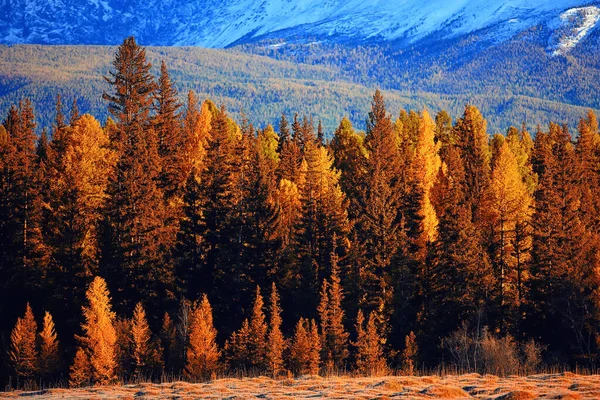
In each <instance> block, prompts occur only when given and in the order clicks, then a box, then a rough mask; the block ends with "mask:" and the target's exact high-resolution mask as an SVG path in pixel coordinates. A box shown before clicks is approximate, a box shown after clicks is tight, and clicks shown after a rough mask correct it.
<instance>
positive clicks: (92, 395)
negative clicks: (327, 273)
mask: <svg viewBox="0 0 600 400" xmlns="http://www.w3.org/2000/svg"><path fill="white" fill-rule="evenodd" d="M23 397H28V398H40V399H58V398H69V399H134V398H140V399H164V398H173V399H174V398H177V399H197V398H202V399H243V398H266V399H297V398H329V399H387V398H396V397H400V398H416V399H465V398H480V399H503V400H529V399H536V398H542V399H595V398H600V375H575V374H572V373H560V374H541V375H531V376H528V377H519V376H512V377H507V378H499V377H496V376H491V375H479V374H466V375H446V376H423V377H407V376H389V377H372V378H353V377H344V376H340V377H330V378H321V377H318V376H305V377H300V378H297V379H282V380H273V379H270V378H267V377H262V376H261V377H256V378H239V379H237V378H224V379H216V380H214V381H210V382H206V383H187V382H170V383H161V384H155V383H139V384H130V385H115V386H104V387H90V388H81V389H62V388H60V389H46V390H41V391H33V392H26V391H13V392H6V393H0V398H23Z"/></svg>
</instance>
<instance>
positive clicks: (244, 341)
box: [225, 318, 251, 371]
mask: <svg viewBox="0 0 600 400" xmlns="http://www.w3.org/2000/svg"><path fill="white" fill-rule="evenodd" d="M249 347H250V323H249V322H248V318H246V319H245V320H244V322H242V326H241V327H240V329H238V330H237V331H235V332H233V333H232V334H231V337H230V338H229V339H228V340H227V342H226V343H225V356H226V357H225V358H226V359H227V364H228V367H229V369H230V370H233V371H247V370H249V369H250V367H251V364H250V363H251V360H250V352H249Z"/></svg>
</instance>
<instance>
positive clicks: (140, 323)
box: [131, 303, 162, 376]
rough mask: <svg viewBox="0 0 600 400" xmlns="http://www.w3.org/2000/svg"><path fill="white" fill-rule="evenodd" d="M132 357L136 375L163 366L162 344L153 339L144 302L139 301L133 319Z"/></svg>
mask: <svg viewBox="0 0 600 400" xmlns="http://www.w3.org/2000/svg"><path fill="white" fill-rule="evenodd" d="M131 344H132V359H133V363H134V369H135V371H134V372H135V375H136V376H140V375H143V374H145V373H146V374H147V373H149V372H150V371H151V370H153V369H156V368H159V367H161V366H162V358H161V353H162V349H161V348H160V345H158V343H157V342H156V341H155V340H153V338H152V332H151V331H150V327H149V326H148V321H147V319H146V311H145V310H144V307H143V306H142V303H137V304H136V306H135V309H134V310H133V319H132V320H131Z"/></svg>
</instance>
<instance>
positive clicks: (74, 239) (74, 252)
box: [44, 114, 116, 312]
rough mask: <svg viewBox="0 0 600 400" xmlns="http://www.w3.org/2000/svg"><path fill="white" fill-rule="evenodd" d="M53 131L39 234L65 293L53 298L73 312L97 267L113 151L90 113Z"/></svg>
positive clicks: (114, 159)
mask: <svg viewBox="0 0 600 400" xmlns="http://www.w3.org/2000/svg"><path fill="white" fill-rule="evenodd" d="M57 124H59V123H58V122H57ZM57 129H58V128H57ZM59 132H61V133H60V135H59V137H58V138H53V140H52V142H51V144H50V149H49V154H50V155H51V157H50V160H51V162H50V163H49V164H48V166H47V169H46V172H47V174H48V180H49V189H48V201H47V206H46V208H45V213H44V214H45V224H46V231H45V232H44V233H45V240H46V243H47V245H48V246H49V247H50V249H51V251H52V261H51V263H50V276H51V278H52V279H53V281H54V283H55V285H57V286H58V287H60V288H61V290H60V292H61V294H62V293H66V298H65V297H61V298H59V299H57V301H60V302H61V303H63V302H64V301H65V300H67V301H66V307H67V309H68V311H69V312H75V310H76V309H77V308H79V307H81V299H82V298H83V297H84V288H85V285H86V283H87V282H88V281H89V279H90V277H91V276H93V275H94V274H96V273H97V272H98V268H99V262H100V223H101V219H102V209H103V207H104V205H105V202H106V197H107V195H106V190H107V185H108V179H109V176H110V175H111V174H112V172H113V167H114V164H115V162H116V154H115V153H114V151H112V150H111V149H110V148H109V139H108V135H107V134H106V132H105V131H104V130H103V129H102V127H101V126H100V123H99V122H98V121H97V120H96V119H95V118H94V117H92V116H91V115H88V114H85V115H83V116H81V117H79V119H78V121H77V124H76V125H75V126H66V127H63V128H62V130H60V131H58V130H57V134H58V133H59ZM65 221H69V222H70V223H65ZM55 295H56V294H55ZM62 296H64V295H62Z"/></svg>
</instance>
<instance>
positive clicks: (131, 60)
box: [102, 36, 156, 141]
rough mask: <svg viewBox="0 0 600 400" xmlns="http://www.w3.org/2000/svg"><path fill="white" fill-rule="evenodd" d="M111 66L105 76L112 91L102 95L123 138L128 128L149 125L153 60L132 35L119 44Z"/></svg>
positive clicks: (127, 133) (153, 87)
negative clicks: (107, 74) (148, 59)
mask: <svg viewBox="0 0 600 400" xmlns="http://www.w3.org/2000/svg"><path fill="white" fill-rule="evenodd" d="M112 66H113V68H114V69H113V70H111V71H109V76H108V77H104V79H105V80H106V81H107V82H108V83H109V84H110V85H111V86H112V87H113V88H114V91H113V94H109V93H104V94H103V95H102V98H103V99H104V100H106V101H108V102H109V106H108V111H109V112H110V113H111V114H112V115H113V116H114V117H115V118H116V122H117V126H118V127H119V128H120V129H121V132H119V135H121V137H120V139H122V140H124V141H125V140H127V139H128V138H129V137H130V136H131V130H136V129H138V127H140V126H148V125H149V123H150V111H151V108H152V103H153V100H154V98H153V96H154V92H155V91H156V83H155V82H154V77H153V76H152V75H151V74H150V68H151V67H152V64H150V63H149V62H147V61H146V50H145V49H143V48H141V47H140V46H139V45H138V44H137V43H136V42H135V38H134V37H133V36H130V37H128V38H126V39H125V40H124V41H123V43H122V44H121V45H120V46H119V48H118V49H117V52H116V54H115V59H114V60H113V62H112Z"/></svg>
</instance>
